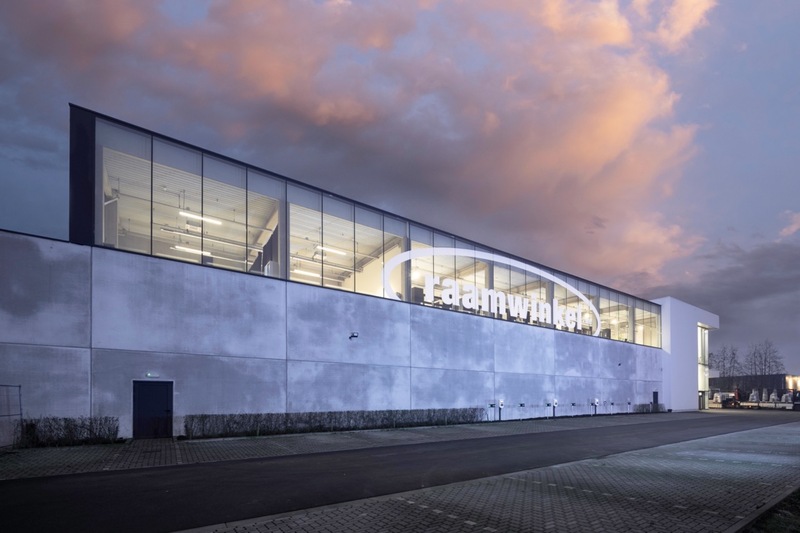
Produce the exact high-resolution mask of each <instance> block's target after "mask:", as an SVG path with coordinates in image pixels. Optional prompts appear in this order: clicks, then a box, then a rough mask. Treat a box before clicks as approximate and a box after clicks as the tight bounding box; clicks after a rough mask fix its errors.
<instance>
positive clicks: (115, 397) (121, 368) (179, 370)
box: [92, 349, 286, 436]
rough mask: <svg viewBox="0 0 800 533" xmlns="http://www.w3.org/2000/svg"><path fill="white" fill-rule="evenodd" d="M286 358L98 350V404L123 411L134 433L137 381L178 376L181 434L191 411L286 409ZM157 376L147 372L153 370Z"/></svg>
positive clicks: (125, 427)
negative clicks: (134, 403) (135, 388)
mask: <svg viewBox="0 0 800 533" xmlns="http://www.w3.org/2000/svg"><path fill="white" fill-rule="evenodd" d="M285 369H286V366H285V363H284V362H283V361H275V360H269V359H258V358H243V357H210V356H208V355H185V354H173V353H157V352H137V351H128V350H102V349H97V350H94V352H93V354H92V384H93V390H92V393H93V394H92V410H93V412H94V414H95V415H97V416H119V417H120V433H121V434H122V435H124V436H130V435H131V434H132V414H133V382H134V381H135V380H151V381H171V382H173V394H174V398H173V402H174V403H173V412H174V420H173V423H174V427H173V430H174V432H175V434H182V433H183V427H182V422H183V417H184V416H185V415H188V414H225V413H265V412H283V411H284V409H285V405H286V403H285V402H286V371H285ZM148 373H150V374H151V375H153V376H155V377H152V378H149V377H147V374H148Z"/></svg>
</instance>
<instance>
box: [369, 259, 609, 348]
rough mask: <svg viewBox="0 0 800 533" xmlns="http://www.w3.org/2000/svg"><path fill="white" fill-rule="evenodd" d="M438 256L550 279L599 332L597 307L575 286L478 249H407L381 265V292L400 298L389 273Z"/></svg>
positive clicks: (596, 333) (391, 297) (595, 334)
mask: <svg viewBox="0 0 800 533" xmlns="http://www.w3.org/2000/svg"><path fill="white" fill-rule="evenodd" d="M440 256H447V257H471V258H473V259H480V260H483V261H491V262H493V263H500V264H503V265H507V266H510V267H514V268H516V269H519V270H522V271H525V272H530V273H531V274H535V275H537V276H541V277H542V278H544V279H546V280H548V281H552V282H553V283H555V284H556V285H560V286H561V287H564V288H565V289H566V290H567V292H569V293H570V294H573V295H575V296H576V297H578V298H579V299H580V300H581V301H582V302H583V303H585V304H586V306H587V307H588V308H589V310H590V311H591V312H592V314H593V315H594V318H595V321H596V322H595V323H596V324H597V326H598V327H596V328H594V333H593V335H594V336H595V337H596V336H598V335H599V334H600V327H599V326H600V313H599V312H598V311H597V308H596V307H595V306H594V304H593V303H592V302H591V301H590V300H589V299H588V298H587V297H586V296H585V295H584V294H583V293H582V292H580V291H579V290H578V289H577V288H575V287H573V286H572V285H570V284H569V283H567V282H566V281H564V280H562V279H560V278H557V277H556V276H554V275H553V274H551V273H549V272H546V271H544V270H542V269H540V268H536V267H535V266H532V265H526V264H525V263H523V262H521V261H517V260H515V259H511V258H508V257H503V256H501V255H496V254H491V253H488V252H481V251H478V250H467V249H463V248H420V249H417V250H409V251H407V252H403V253H400V254H397V255H396V256H394V257H392V258H391V259H389V260H388V261H386V263H385V264H384V266H383V292H384V296H385V297H386V298H388V299H390V300H400V298H399V296H398V293H397V291H395V289H394V288H392V283H391V279H390V278H391V274H392V272H393V271H394V269H395V268H397V267H398V266H400V265H401V264H402V263H405V262H407V261H411V260H412V259H421V258H426V257H440Z"/></svg>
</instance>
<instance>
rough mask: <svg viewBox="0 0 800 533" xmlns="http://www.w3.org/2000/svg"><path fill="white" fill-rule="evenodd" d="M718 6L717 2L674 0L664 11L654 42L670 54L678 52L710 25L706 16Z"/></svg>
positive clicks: (709, 0) (708, 0)
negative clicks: (701, 29) (697, 33)
mask: <svg viewBox="0 0 800 533" xmlns="http://www.w3.org/2000/svg"><path fill="white" fill-rule="evenodd" d="M716 4H717V2H716V0H674V1H673V2H672V3H671V4H670V5H669V7H667V8H665V9H664V13H663V15H662V17H661V19H660V22H659V23H658V27H657V29H656V30H655V32H654V33H653V36H652V39H653V41H654V42H656V43H658V44H660V45H661V46H663V47H664V48H665V49H666V50H667V51H669V52H677V51H678V50H680V49H682V48H683V47H684V46H685V45H686V41H687V40H688V38H689V37H690V36H691V35H692V34H693V33H695V32H696V31H697V30H698V29H699V28H702V27H703V26H706V25H707V24H708V19H707V18H706V15H707V14H708V13H709V11H711V9H713V8H714V7H715V6H716Z"/></svg>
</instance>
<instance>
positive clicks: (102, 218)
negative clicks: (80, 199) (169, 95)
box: [95, 120, 152, 254]
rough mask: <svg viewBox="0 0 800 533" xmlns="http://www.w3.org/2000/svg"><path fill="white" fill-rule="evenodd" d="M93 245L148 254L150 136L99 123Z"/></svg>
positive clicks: (97, 127)
mask: <svg viewBox="0 0 800 533" xmlns="http://www.w3.org/2000/svg"><path fill="white" fill-rule="evenodd" d="M96 142H97V151H98V159H99V161H100V164H99V165H98V168H97V174H98V175H97V180H96V183H97V189H96V190H97V194H96V198H98V209H97V214H98V216H97V217H96V220H97V226H96V228H97V229H96V231H95V243H97V244H100V245H102V246H110V247H112V248H119V249H122V250H130V251H133V252H140V253H145V254H149V253H150V252H151V248H150V202H151V192H150V191H151V176H152V174H151V172H152V165H151V157H150V155H151V137H150V136H149V135H145V134H142V133H139V132H137V131H134V130H131V129H128V128H124V127H122V126H117V125H116V124H111V123H109V122H106V121H104V120H98V121H97V126H96Z"/></svg>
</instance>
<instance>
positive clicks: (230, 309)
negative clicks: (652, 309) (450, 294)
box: [0, 232, 718, 436]
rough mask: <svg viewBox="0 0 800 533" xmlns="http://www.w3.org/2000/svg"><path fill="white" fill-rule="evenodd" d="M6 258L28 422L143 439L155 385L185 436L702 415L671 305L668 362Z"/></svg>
mask: <svg viewBox="0 0 800 533" xmlns="http://www.w3.org/2000/svg"><path fill="white" fill-rule="evenodd" d="M0 250H3V254H2V256H0V280H2V281H0V283H2V284H3V285H4V287H3V289H4V290H3V298H2V299H0V324H2V325H3V327H2V328H1V329H0V375H2V376H3V379H2V380H0V381H2V382H7V383H12V384H21V385H22V387H23V388H22V391H23V410H24V415H25V416H26V417H36V416H81V415H96V416H118V417H119V418H120V431H121V435H122V436H130V435H131V433H132V422H131V420H132V401H133V400H132V386H133V385H132V383H133V381H136V380H147V379H155V380H158V381H169V382H172V383H173V387H174V389H173V391H174V416H173V427H174V431H175V433H176V434H180V433H181V432H182V423H181V422H182V418H183V416H185V415H187V414H202V413H246V412H305V411H342V410H378V409H418V408H451V407H486V408H487V416H488V418H490V419H492V418H494V417H496V416H498V415H499V413H498V412H497V411H496V410H495V409H489V408H488V405H489V404H490V403H496V402H499V400H501V399H502V400H504V402H505V406H506V408H505V409H504V410H503V413H502V417H503V418H504V419H510V418H527V417H540V416H546V415H552V407H548V406H547V404H548V403H549V402H552V401H553V400H554V399H558V402H559V406H558V408H557V411H556V414H557V415H558V416H563V415H577V414H589V413H591V412H593V408H592V407H590V402H591V401H592V400H594V399H598V400H600V406H599V407H598V408H597V412H598V413H612V412H626V411H628V410H630V409H632V408H633V406H635V405H636V404H647V403H649V402H650V401H651V399H652V393H653V391H658V392H659V393H660V395H661V396H660V397H661V398H663V399H664V400H663V402H664V403H665V404H666V406H667V407H668V408H672V409H692V408H694V409H696V408H697V406H696V403H695V404H692V401H695V402H696V396H697V390H696V388H695V386H696V374H697V358H696V355H695V354H696V340H695V345H693V346H694V347H695V348H694V349H695V351H694V352H691V355H688V356H687V355H685V354H684V353H683V352H685V351H686V350H688V348H687V347H684V344H686V343H688V340H687V339H689V337H691V333H688V332H684V334H683V335H682V336H679V337H673V338H672V340H670V335H671V334H670V333H669V332H670V331H673V330H675V329H676V328H682V329H687V330H690V331H696V324H697V320H696V318H697V317H694V315H692V314H691V313H689V314H688V315H687V312H688V311H691V310H692V309H695V308H692V307H691V306H687V308H690V309H684V306H686V304H683V303H682V302H677V301H676V300H672V299H670V300H669V301H668V302H666V304H664V303H662V305H663V306H664V317H665V318H664V332H665V333H664V336H665V338H664V349H663V350H662V349H658V348H652V347H647V346H642V345H635V344H632V343H626V342H620V341H611V340H608V339H599V338H596V337H591V336H587V335H579V334H575V333H569V332H564V331H556V330H553V329H547V328H540V327H533V326H527V325H523V324H517V323H511V322H507V321H504V320H496V319H492V318H488V317H482V316H475V315H468V314H463V313H456V312H451V311H447V310H442V309H436V308H431V307H426V306H422V305H418V304H412V303H405V302H397V301H391V300H386V299H382V298H377V297H371V296H366V295H361V294H355V293H351V292H346V291H341V290H335V289H324V288H320V287H316V286H311V285H304V284H300V283H293V282H287V281H282V280H278V279H272V278H267V277H262V276H253V275H246V274H241V273H235V272H228V271H225V270H219V269H213V268H209V267H204V266H199V265H193V264H187V263H181V262H176V261H170V260H164V259H159V258H155V257H149V256H143V255H138V254H133V253H127V252H120V251H116V250H110V249H104V248H97V247H89V246H80V245H76V244H69V243H64V242H59V241H51V240H47V239H42V238H36V237H30V236H24V235H18V234H12V233H6V232H0ZM659 303H661V302H659ZM679 304H680V305H679ZM698 311H699V310H698ZM686 316H688V318H686ZM703 316H704V317H705V318H703V320H707V321H708V322H713V320H712V319H711V318H709V316H710V317H712V318H713V315H710V313H706V314H705V315H703ZM679 317H683V318H679ZM710 325H711V326H714V323H710ZM717 325H718V323H717ZM353 332H357V333H358V337H356V338H352V339H351V338H350V337H351V334H352V333H353ZM687 346H688V344H687ZM676 356H677V357H676ZM682 376H683V377H682ZM685 376H688V379H684V377H685ZM675 384H677V385H675ZM670 386H675V388H674V390H667V388H665V387H670ZM684 389H685V390H684ZM628 402H630V404H631V405H630V406H629V405H628ZM520 404H525V406H524V407H520ZM573 404H574V405H573Z"/></svg>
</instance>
